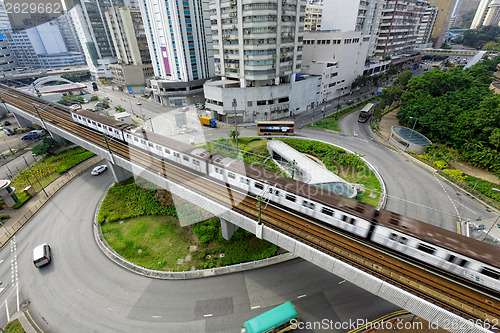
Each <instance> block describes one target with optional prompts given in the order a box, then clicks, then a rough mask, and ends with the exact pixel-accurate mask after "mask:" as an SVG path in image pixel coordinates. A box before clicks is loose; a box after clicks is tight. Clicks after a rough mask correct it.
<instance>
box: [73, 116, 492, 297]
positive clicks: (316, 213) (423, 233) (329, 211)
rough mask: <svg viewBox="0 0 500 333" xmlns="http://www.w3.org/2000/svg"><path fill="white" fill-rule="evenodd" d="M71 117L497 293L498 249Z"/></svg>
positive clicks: (98, 119)
mask: <svg viewBox="0 0 500 333" xmlns="http://www.w3.org/2000/svg"><path fill="white" fill-rule="evenodd" d="M71 116H72V119H73V120H74V121H75V122H76V123H78V124H80V125H83V126H85V127H88V128H91V129H93V130H95V131H97V132H100V133H103V134H106V135H108V136H110V137H112V138H114V139H116V140H119V141H121V142H125V143H127V144H128V145H129V146H133V147H137V148H139V149H141V150H144V151H147V152H149V153H151V154H153V155H155V156H157V157H158V158H159V159H161V160H164V161H165V160H167V161H169V162H173V163H175V164H177V165H180V166H182V167H183V168H186V169H190V170H192V171H193V172H195V173H199V174H202V175H205V176H209V177H211V178H212V179H214V180H217V181H219V182H221V183H223V184H225V185H226V186H228V187H229V188H231V189H233V190H236V191H239V192H243V193H249V194H252V195H254V196H261V197H263V198H265V200H269V201H271V202H273V204H275V205H278V206H281V207H284V208H286V209H287V210H293V211H294V212H295V213H298V214H300V215H307V216H309V217H311V218H314V219H315V220H316V221H318V223H320V224H322V225H324V226H327V227H332V226H333V227H335V228H338V229H342V230H344V231H346V232H348V233H351V234H354V235H356V236H359V237H362V238H366V239H369V240H371V241H372V242H375V243H377V244H379V245H382V246H384V247H386V248H389V249H391V250H393V251H396V252H398V253H401V254H403V255H405V256H407V257H411V258H414V259H417V260H419V261H421V262H422V263H424V264H427V265H432V266H434V267H436V268H439V269H440V270H442V271H446V272H448V273H451V274H453V275H455V276H458V277H461V278H463V279H466V280H469V281H471V282H473V283H476V284H480V285H482V286H484V287H487V288H489V289H491V290H493V291H495V292H496V293H499V292H500V265H499V262H500V261H499V260H498V257H499V255H500V250H499V249H498V248H497V247H495V246H493V245H490V244H486V243H482V242H479V241H476V240H474V239H470V238H467V237H464V236H462V235H459V234H456V233H454V232H451V231H448V230H445V229H442V228H439V227H436V226H433V225H430V224H427V223H424V222H421V221H418V220H415V219H412V218H409V217H406V216H403V215H400V214H397V213H394V212H391V211H388V210H385V209H381V210H376V209H375V207H373V206H371V205H369V204H366V203H363V202H360V201H357V200H354V199H349V198H347V197H343V196H339V195H335V194H333V193H331V192H329V191H327V190H324V189H322V188H319V187H316V186H312V185H308V184H305V183H302V182H300V181H297V180H293V179H289V178H286V177H284V176H280V175H278V174H275V173H273V172H270V171H267V170H265V169H262V168H259V167H256V166H252V165H248V164H245V163H243V162H241V161H238V160H234V159H231V158H229V157H225V156H222V155H218V154H215V153H212V152H209V151H207V150H205V149H202V148H199V147H194V146H192V145H189V144H187V143H183V142H180V141H177V140H173V139H171V138H168V137H164V136H162V135H159V134H156V133H151V132H148V131H145V130H143V129H134V128H133V127H132V126H130V125H127V124H125V123H123V122H119V121H115V120H113V119H110V118H107V117H104V116H100V115H97V114H94V113H92V112H89V111H86V110H82V109H78V110H71Z"/></svg>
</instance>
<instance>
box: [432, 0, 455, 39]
mask: <svg viewBox="0 0 500 333" xmlns="http://www.w3.org/2000/svg"><path fill="white" fill-rule="evenodd" d="M426 1H427V0H426ZM428 2H429V4H430V5H431V6H434V7H436V8H437V9H438V14H437V16H436V20H435V22H434V28H433V29H432V34H431V41H432V45H433V46H434V47H436V48H439V47H441V45H442V44H443V41H444V36H445V35H446V32H447V31H448V28H449V27H450V21H451V16H452V14H453V10H454V9H455V5H456V2H457V0H428Z"/></svg>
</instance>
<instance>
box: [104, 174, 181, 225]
mask: <svg viewBox="0 0 500 333" xmlns="http://www.w3.org/2000/svg"><path fill="white" fill-rule="evenodd" d="M155 192H156V191H155V190H148V189H144V188H141V187H139V186H137V184H135V183H134V184H129V185H124V186H114V187H112V188H110V189H109V191H108V194H107V195H106V198H105V199H104V201H103V202H102V205H101V209H100V210H99V215H98V217H97V222H99V223H103V222H105V221H106V222H114V221H118V220H123V219H128V218H131V217H137V216H144V215H170V216H173V217H177V213H176V211H175V208H174V207H173V206H170V207H164V206H161V205H160V204H158V203H157V202H156V200H155V197H154V195H155Z"/></svg>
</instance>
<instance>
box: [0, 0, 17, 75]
mask: <svg viewBox="0 0 500 333" xmlns="http://www.w3.org/2000/svg"><path fill="white" fill-rule="evenodd" d="M9 32H10V22H9V17H8V15H7V10H6V9H5V4H4V2H3V1H0V57H1V58H2V61H1V62H0V73H2V75H3V76H10V75H12V74H14V73H15V72H16V67H17V66H18V65H17V62H16V58H15V56H14V53H13V52H12V50H11V49H10V46H9V42H8V41H7V36H6V34H8V33H9Z"/></svg>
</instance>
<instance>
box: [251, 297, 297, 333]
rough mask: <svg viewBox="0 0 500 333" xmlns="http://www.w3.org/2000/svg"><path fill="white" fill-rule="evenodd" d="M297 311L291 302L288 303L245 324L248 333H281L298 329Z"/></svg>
mask: <svg viewBox="0 0 500 333" xmlns="http://www.w3.org/2000/svg"><path fill="white" fill-rule="evenodd" d="M298 322H299V319H298V315H297V311H295V308H294V307H293V305H292V303H291V302H286V303H284V304H281V305H280V306H277V307H275V308H274V309H271V310H269V311H267V312H264V313H263V314H261V315H260V316H257V317H255V318H252V319H250V320H248V321H246V322H245V323H244V324H243V330H242V332H246V333H281V332H287V331H290V330H292V329H295V328H297V323H298Z"/></svg>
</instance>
